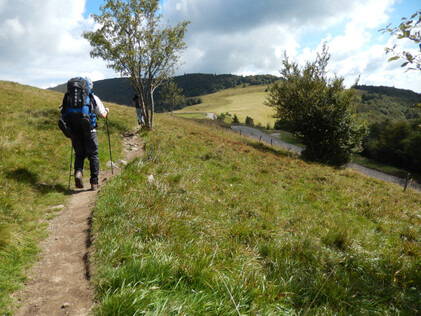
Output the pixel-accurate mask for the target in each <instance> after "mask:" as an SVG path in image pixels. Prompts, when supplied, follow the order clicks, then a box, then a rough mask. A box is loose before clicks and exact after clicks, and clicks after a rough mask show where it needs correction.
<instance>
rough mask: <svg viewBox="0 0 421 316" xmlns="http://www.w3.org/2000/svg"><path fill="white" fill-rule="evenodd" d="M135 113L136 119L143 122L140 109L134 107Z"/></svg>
mask: <svg viewBox="0 0 421 316" xmlns="http://www.w3.org/2000/svg"><path fill="white" fill-rule="evenodd" d="M136 114H137V121H138V122H139V124H140V123H145V122H144V120H143V117H142V109H141V108H136Z"/></svg>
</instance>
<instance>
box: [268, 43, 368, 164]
mask: <svg viewBox="0 0 421 316" xmlns="http://www.w3.org/2000/svg"><path fill="white" fill-rule="evenodd" d="M329 59H330V55H329V54H328V51H327V47H326V46H324V48H323V52H322V54H318V55H317V58H316V60H315V61H314V62H312V63H310V62H307V64H306V65H305V67H303V68H302V69H300V68H299V66H298V64H297V63H296V62H290V61H289V59H288V58H287V57H286V56H285V59H284V60H283V69H282V70H281V74H282V79H281V80H280V81H278V82H276V83H274V84H273V85H272V86H271V87H270V88H269V94H268V97H267V105H269V106H272V107H274V108H275V109H276V114H275V117H277V118H280V119H282V120H284V121H285V122H286V123H287V124H288V125H289V126H290V128H291V131H292V132H294V133H296V134H297V135H298V137H299V138H300V139H301V140H302V142H303V144H304V145H305V146H306V149H305V150H304V152H303V156H304V157H306V158H308V159H310V160H313V161H320V162H325V163H329V164H332V165H342V164H344V163H347V162H349V160H350V158H351V154H352V153H354V152H358V151H360V150H361V147H360V144H361V141H362V137H363V136H364V134H365V131H366V130H365V127H364V126H363V125H362V124H360V123H358V122H357V120H356V118H355V115H354V108H353V104H352V102H353V98H354V92H353V90H346V89H345V88H344V85H343V81H344V79H343V78H338V77H336V76H335V77H334V78H333V79H328V78H327V74H326V67H327V64H328V61H329Z"/></svg>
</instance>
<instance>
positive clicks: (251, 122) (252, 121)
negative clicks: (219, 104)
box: [245, 116, 254, 126]
mask: <svg viewBox="0 0 421 316" xmlns="http://www.w3.org/2000/svg"><path fill="white" fill-rule="evenodd" d="M245 123H246V125H247V126H254V120H253V119H252V118H251V117H250V116H247V117H246V121H245Z"/></svg>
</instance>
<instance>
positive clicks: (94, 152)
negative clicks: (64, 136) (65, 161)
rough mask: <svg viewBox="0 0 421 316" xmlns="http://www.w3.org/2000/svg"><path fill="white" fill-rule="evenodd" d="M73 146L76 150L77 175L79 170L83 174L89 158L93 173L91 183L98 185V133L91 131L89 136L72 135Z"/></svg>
mask: <svg viewBox="0 0 421 316" xmlns="http://www.w3.org/2000/svg"><path fill="white" fill-rule="evenodd" d="M72 145H73V148H74V149H75V165H74V167H75V173H76V171H78V170H79V171H81V172H82V174H83V164H84V161H85V158H88V160H89V165H90V171H91V178H90V183H98V175H99V160H98V138H97V136H96V131H95V130H93V131H91V134H90V135H89V136H86V135H83V134H72Z"/></svg>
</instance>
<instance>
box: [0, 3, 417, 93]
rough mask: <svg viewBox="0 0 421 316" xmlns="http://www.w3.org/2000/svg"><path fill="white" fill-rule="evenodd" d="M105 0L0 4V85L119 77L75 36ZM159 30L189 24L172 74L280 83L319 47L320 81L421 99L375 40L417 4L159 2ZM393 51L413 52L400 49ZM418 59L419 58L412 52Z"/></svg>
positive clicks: (382, 42) (382, 41)
mask: <svg viewBox="0 0 421 316" xmlns="http://www.w3.org/2000/svg"><path fill="white" fill-rule="evenodd" d="M103 2H104V0H71V1H69V0H43V1H38V0H0V80H7V81H14V82H18V83H21V84H27V85H31V86H35V87H39V88H47V87H52V86H56V85H58V84H61V83H64V82H66V81H67V80H68V79H69V78H71V77H74V76H89V77H91V79H92V80H94V81H95V80H101V79H108V78H115V77H118V76H119V74H118V73H115V72H114V71H113V70H111V69H109V68H107V65H106V63H105V62H104V61H103V60H101V59H92V58H91V57H90V54H89V52H90V50H91V47H90V45H89V43H88V41H87V40H85V39H84V38H83V37H82V33H83V32H84V31H91V30H93V29H94V28H95V25H94V22H93V20H92V18H90V15H91V14H92V13H94V14H99V13H100V11H99V7H100V6H101V5H102V4H103ZM160 4H161V13H162V15H163V18H162V21H163V22H164V23H166V24H170V25H175V24H177V23H178V22H180V21H184V20H188V21H190V22H191V23H190V24H189V26H188V30H187V33H186V36H185V41H186V43H187V45H188V48H187V49H186V50H185V51H184V53H183V55H182V64H181V65H180V67H179V68H178V69H177V70H176V73H175V74H176V75H181V74H184V73H212V74H228V73H230V74H237V75H252V74H273V75H279V74H280V69H281V67H282V59H283V56H284V53H286V54H287V55H288V57H289V58H290V59H292V60H295V61H297V62H299V63H300V64H302V65H303V64H304V63H305V62H306V61H313V60H314V59H315V57H316V54H317V52H320V51H321V47H322V45H323V43H324V42H326V43H327V45H328V47H329V53H330V54H331V59H330V63H329V67H328V68H329V73H330V74H332V75H333V74H335V75H338V76H341V77H343V78H344V79H345V84H346V85H347V86H350V85H352V84H353V83H354V82H355V80H356V79H357V78H360V79H359V84H366V85H376V86H379V85H384V86H391V87H396V88H402V89H410V90H413V91H415V92H418V93H421V73H420V72H419V71H405V69H403V68H401V67H400V64H401V62H388V61H387V60H388V58H389V57H390V56H389V55H386V54H385V47H391V46H393V44H394V43H395V42H396V39H395V38H394V37H391V36H390V35H389V34H384V33H382V32H379V29H381V28H384V27H385V26H387V25H388V24H389V23H392V25H393V26H397V25H399V23H400V22H401V18H402V17H410V16H411V15H412V14H413V13H415V12H416V11H417V10H420V9H421V3H420V0H346V1H344V0H294V1H290V0H160ZM397 43H398V44H399V45H400V47H401V48H407V49H414V50H416V49H417V47H416V45H414V44H412V43H409V42H407V41H402V40H400V41H398V42H397ZM418 52H419V50H418Z"/></svg>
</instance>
